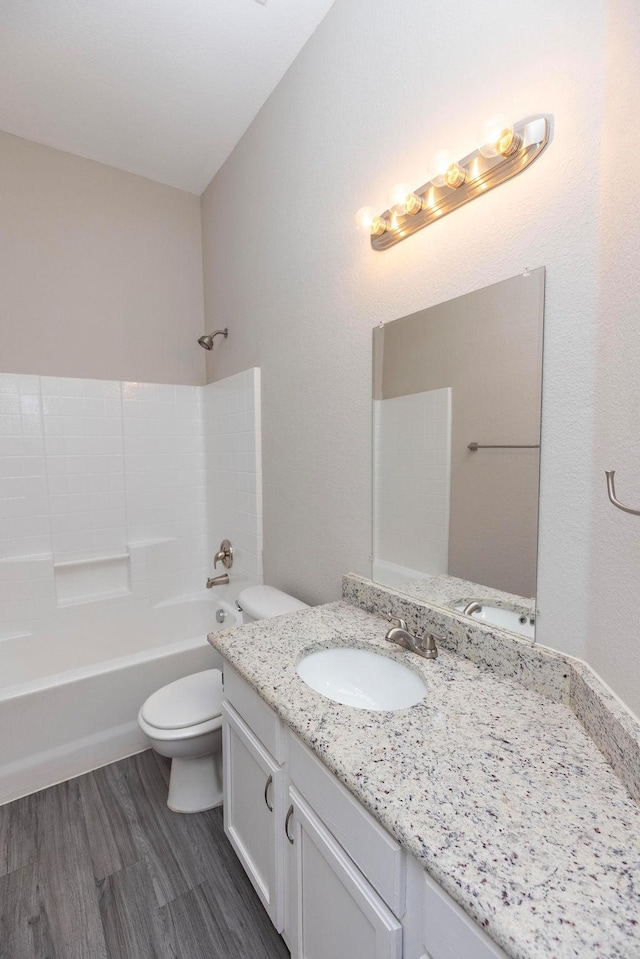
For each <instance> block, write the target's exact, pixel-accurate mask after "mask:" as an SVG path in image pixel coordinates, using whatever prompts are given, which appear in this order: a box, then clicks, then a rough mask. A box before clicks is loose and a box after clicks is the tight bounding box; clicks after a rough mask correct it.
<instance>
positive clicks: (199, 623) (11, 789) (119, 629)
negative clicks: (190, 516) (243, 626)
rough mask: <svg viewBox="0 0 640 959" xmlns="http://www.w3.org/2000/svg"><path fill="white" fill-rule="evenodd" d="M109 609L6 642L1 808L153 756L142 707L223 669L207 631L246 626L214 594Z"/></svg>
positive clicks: (0, 705)
mask: <svg viewBox="0 0 640 959" xmlns="http://www.w3.org/2000/svg"><path fill="white" fill-rule="evenodd" d="M102 605H103V604H101V603H92V604H91V608H90V610H89V609H88V607H87V606H78V607H74V608H71V609H69V610H64V611H59V612H58V615H56V617H55V620H54V622H53V623H48V624H47V626H46V630H44V629H43V631H42V632H40V633H39V632H37V631H34V632H33V633H28V632H25V633H21V634H15V635H13V636H5V637H4V638H2V639H0V683H1V686H0V804H2V803H5V802H8V801H10V800H12V799H16V798H18V797H19V796H23V795H25V794H27V793H31V792H34V791H36V790H38V789H43V788H44V787H45V786H50V785H53V784H54V783H56V782H61V781H62V780H65V779H69V778H71V777H72V776H78V775H80V774H81V773H84V772H88V771H89V770H90V769H95V768H97V767H98V766H103V765H105V764H106V763H110V762H114V761H115V760H117V759H122V758H123V757H125V756H129V755H131V754H132V753H135V752H139V751H140V750H142V749H146V748H147V745H148V744H147V742H146V740H145V738H144V736H143V735H142V733H141V732H140V730H139V729H138V724H137V715H138V710H139V709H140V706H141V705H142V703H143V702H144V700H145V699H146V698H147V696H149V695H150V693H152V692H153V691H154V690H156V689H158V688H159V687H160V686H163V685H165V684H166V683H169V682H171V681H172V680H174V679H179V678H180V677H181V676H186V675H187V674H188V673H193V672H197V671H198V670H202V669H210V668H213V667H220V665H221V661H220V657H219V655H218V653H216V652H215V651H214V650H213V649H212V648H211V646H210V645H209V644H208V643H207V638H206V636H207V633H210V632H213V631H214V630H216V629H228V628H229V627H231V626H237V625H240V623H241V621H242V620H241V615H240V613H238V612H237V611H236V610H234V609H233V608H232V607H230V606H229V605H227V604H226V603H223V602H220V601H219V600H216V599H215V598H213V597H212V598H211V599H201V598H200V597H194V598H183V599H181V600H179V601H175V602H173V601H172V602H167V603H160V604H159V605H156V606H148V605H147V604H145V603H142V602H140V601H137V602H132V601H130V600H129V601H127V600H122V601H118V600H111V601H109V602H108V604H107V603H105V604H104V606H105V609H104V610H101V608H100V607H101V606H102ZM218 610H222V611H223V612H224V614H225V620H224V623H223V624H218V623H217V621H216V612H217V611H218ZM101 613H102V615H101Z"/></svg>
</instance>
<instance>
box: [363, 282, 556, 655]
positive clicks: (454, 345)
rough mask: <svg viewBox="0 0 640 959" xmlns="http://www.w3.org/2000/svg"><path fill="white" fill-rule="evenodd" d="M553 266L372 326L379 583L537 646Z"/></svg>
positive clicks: (375, 539)
mask: <svg viewBox="0 0 640 959" xmlns="http://www.w3.org/2000/svg"><path fill="white" fill-rule="evenodd" d="M543 315H544V268H540V269H537V270H532V271H525V273H524V274H521V275H518V276H515V277H512V278H510V279H508V280H504V281H503V282H501V283H496V284H494V285H492V286H488V287H485V288H484V289H480V290H476V291H474V292H473V293H469V294H466V295H465V296H460V297H457V298H456V299H454V300H449V301H448V302H446V303H442V304H439V305H438V306H434V307H430V308H429V309H426V310H421V311H420V312H418V313H414V314H412V315H410V316H405V317H402V318H401V319H398V320H395V321H393V322H391V323H387V324H386V325H384V326H382V327H379V328H377V329H374V331H373V425H374V463H373V474H374V475H373V489H374V496H373V506H374V516H373V570H372V574H373V579H374V580H375V581H376V582H379V583H383V584H385V585H387V586H392V587H394V588H395V589H399V590H401V591H403V592H406V593H409V594H410V595H413V596H416V597H420V598H422V599H426V600H428V601H429V602H432V603H435V604H436V605H440V606H447V607H454V608H457V609H458V610H459V611H466V612H467V615H471V616H473V618H474V619H479V620H482V621H484V622H487V623H490V624H492V625H494V626H499V627H502V628H506V629H510V630H512V631H513V632H516V633H518V634H519V635H521V636H526V637H529V638H533V634H534V610H535V590H536V554H537V529H538V480H539V462H540V408H541V394H542V330H543Z"/></svg>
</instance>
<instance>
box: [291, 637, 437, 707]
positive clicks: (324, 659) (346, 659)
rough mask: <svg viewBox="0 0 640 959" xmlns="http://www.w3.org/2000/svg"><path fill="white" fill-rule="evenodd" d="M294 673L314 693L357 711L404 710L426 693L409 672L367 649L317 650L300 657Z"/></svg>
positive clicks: (400, 665)
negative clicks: (352, 707) (354, 708)
mask: <svg viewBox="0 0 640 959" xmlns="http://www.w3.org/2000/svg"><path fill="white" fill-rule="evenodd" d="M296 672H297V673H298V676H300V678H301V679H303V680H304V682H305V683H306V684H307V686H311V688H312V689H315V691H316V692H317V693H321V694H322V695H323V696H326V697H327V699H332V700H333V701H334V703H342V705H343V706H355V707H356V709H374V710H383V709H407V707H409V706H415V704H416V703H419V702H420V701H421V700H422V699H424V696H425V693H426V691H427V690H426V686H425V684H424V683H423V681H422V680H421V679H420V677H419V676H418V675H417V673H414V672H413V670H412V669H408V668H407V667H406V666H403V665H402V663H399V662H397V661H396V660H395V659H391V658H390V657H389V656H380V655H379V654H378V653H373V652H371V651H370V650H368V649H351V648H350V647H344V646H340V647H334V648H332V649H319V650H317V651H316V652H313V653H308V654H307V655H306V656H303V658H302V659H301V660H300V662H299V663H298V665H297V667H296Z"/></svg>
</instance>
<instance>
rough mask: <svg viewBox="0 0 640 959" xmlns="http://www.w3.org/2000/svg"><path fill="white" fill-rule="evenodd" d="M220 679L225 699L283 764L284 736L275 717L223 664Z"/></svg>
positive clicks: (234, 673)
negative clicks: (221, 677)
mask: <svg viewBox="0 0 640 959" xmlns="http://www.w3.org/2000/svg"><path fill="white" fill-rule="evenodd" d="M223 675H224V698H225V699H226V700H227V701H228V702H229V703H231V705H232V706H233V708H234V709H235V710H236V712H237V713H239V714H240V716H242V718H243V719H244V721H245V723H246V724H247V726H249V728H250V729H251V731H252V732H253V734H254V735H255V736H257V737H258V739H259V740H260V742H261V743H262V745H263V746H265V747H266V748H267V750H268V751H269V752H270V753H271V755H272V756H273V757H274V759H275V760H276V762H278V763H283V762H284V761H285V759H286V734H285V732H284V729H283V726H282V723H281V722H280V720H279V719H278V717H277V715H276V714H275V713H274V711H273V710H272V709H271V707H270V706H267V704H266V703H265V701H264V700H263V699H261V698H260V696H258V694H257V692H256V691H255V689H252V688H251V686H250V685H249V684H248V683H247V682H246V681H245V680H244V679H242V677H241V676H239V675H238V673H236V671H235V670H234V669H233V668H232V667H231V666H229V664H228V663H225V664H224V674H223Z"/></svg>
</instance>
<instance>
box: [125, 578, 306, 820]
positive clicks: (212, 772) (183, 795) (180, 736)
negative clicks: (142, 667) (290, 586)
mask: <svg viewBox="0 0 640 959" xmlns="http://www.w3.org/2000/svg"><path fill="white" fill-rule="evenodd" d="M238 606H239V608H240V609H241V610H242V612H243V618H244V621H245V622H253V621H255V620H258V619H269V618H270V617H272V616H280V615H282V614H283V613H293V612H296V611H297V610H300V609H308V607H307V604H306V603H303V602H301V601H300V600H299V599H295V598H294V597H293V596H289V595H288V594H287V593H283V592H281V591H280V590H279V589H275V588H274V587H273V586H248V587H247V588H246V589H243V590H242V592H241V593H240V595H239V596H238ZM138 724H139V725H140V729H141V730H142V732H143V733H144V734H145V736H146V737H147V739H148V740H149V742H150V743H151V746H152V747H153V749H155V751H156V752H157V753H160V755H161V756H168V757H169V758H170V759H171V778H170V780H169V796H168V798H167V805H168V806H169V808H170V809H173V810H174V812H202V811H203V810H204V809H212V808H213V807H214V806H219V805H220V804H221V803H222V750H221V745H222V673H221V672H220V670H219V669H206V670H204V672H201V673H192V675H190V676H184V677H183V678H182V679H177V680H176V681H175V682H174V683H169V684H168V686H163V687H162V689H159V690H158V691H157V692H155V693H152V694H151V696H149V698H148V699H147V700H146V701H145V702H144V703H143V705H142V708H141V710H140V712H139V713H138Z"/></svg>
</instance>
